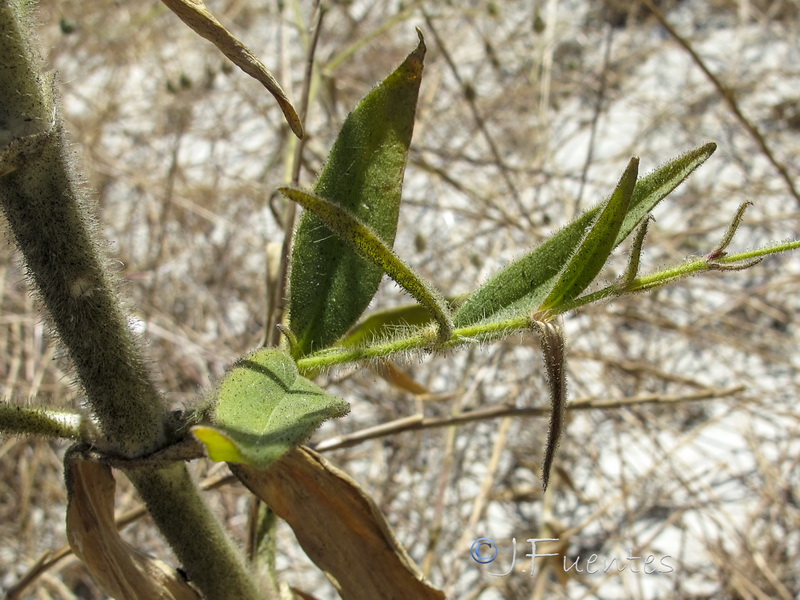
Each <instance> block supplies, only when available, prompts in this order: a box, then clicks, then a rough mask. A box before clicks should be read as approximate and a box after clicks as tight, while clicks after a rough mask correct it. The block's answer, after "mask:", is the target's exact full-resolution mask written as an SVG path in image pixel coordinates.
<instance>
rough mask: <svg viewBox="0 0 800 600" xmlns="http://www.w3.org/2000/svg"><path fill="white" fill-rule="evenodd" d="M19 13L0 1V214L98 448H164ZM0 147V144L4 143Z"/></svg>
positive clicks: (156, 405) (150, 387)
mask: <svg viewBox="0 0 800 600" xmlns="http://www.w3.org/2000/svg"><path fill="white" fill-rule="evenodd" d="M29 18H30V17H29V16H27V15H25V14H23V13H22V10H21V9H20V7H19V5H18V4H17V3H14V2H9V1H8V0H4V1H2V2H0V57H3V58H2V61H3V66H2V68H1V69H0V90H2V92H0V159H3V160H4V162H5V165H4V166H3V171H2V172H5V173H6V174H5V175H4V176H3V177H1V178H0V206H1V207H2V210H3V212H4V213H5V215H6V218H7V219H8V222H9V225H10V228H11V231H12V233H13V235H14V238H15V239H16V242H17V245H18V247H19V249H20V251H21V252H22V254H23V256H24V259H25V264H26V266H27V268H28V274H29V277H30V278H31V280H32V281H33V283H34V285H35V287H36V288H37V289H38V292H39V295H40V297H41V299H42V301H43V303H44V306H45V307H46V309H47V312H48V313H49V316H50V322H51V323H52V325H53V328H54V329H55V331H56V332H57V333H58V337H59V338H60V340H61V342H62V343H63V345H64V346H65V347H66V349H67V351H68V353H69V356H70V358H71V359H72V362H73V364H74V365H75V369H76V371H77V375H78V379H79V381H80V383H81V385H82V387H83V389H84V391H85V392H86V398H87V401H88V404H89V405H90V407H91V409H92V412H93V414H94V416H95V417H96V419H97V421H98V424H99V429H100V431H101V432H102V434H103V436H104V438H105V440H98V442H99V443H100V444H101V445H103V449H104V450H106V451H108V452H111V453H115V454H118V455H121V456H124V457H127V458H132V457H136V456H141V455H144V454H149V453H151V452H154V451H155V450H157V449H158V448H160V447H161V446H163V445H164V443H165V441H166V436H165V432H164V422H165V418H166V409H165V406H164V403H163V402H162V399H161V397H160V394H159V393H158V391H157V390H156V388H155V385H154V384H153V383H152V381H151V380H150V376H149V373H148V369H147V365H146V364H145V361H144V359H143V358H142V355H141V352H140V351H139V347H138V344H137V343H136V340H135V339H134V335H133V332H132V331H131V329H130V328H129V326H128V322H127V318H126V315H125V314H124V312H123V311H122V309H121V306H120V303H119V299H118V297H117V294H116V292H115V290H114V287H115V286H114V281H113V279H112V277H111V275H110V271H109V270H108V268H107V265H106V264H105V261H104V260H103V259H101V258H100V256H101V252H100V248H101V244H100V243H99V242H98V239H99V238H98V236H97V226H96V223H95V219H94V217H93V213H92V210H91V208H90V203H89V202H88V200H87V196H88V193H87V191H86V190H85V189H84V188H83V187H82V186H81V184H80V183H79V178H78V176H77V175H76V174H75V170H74V169H73V167H72V165H71V164H70V158H71V157H70V154H69V149H68V144H67V142H66V139H65V137H64V133H63V130H62V128H61V125H60V122H59V119H58V118H57V114H56V109H55V108H54V107H55V105H56V102H55V99H54V97H53V96H54V92H53V79H52V77H50V76H44V75H41V74H39V69H38V67H39V64H38V63H39V61H38V59H37V56H36V54H35V52H34V51H33V50H32V48H31V46H30V44H29V42H28V37H29V27H28V19H29ZM4 141H5V143H4Z"/></svg>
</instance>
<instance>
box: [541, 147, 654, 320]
mask: <svg viewBox="0 0 800 600" xmlns="http://www.w3.org/2000/svg"><path fill="white" fill-rule="evenodd" d="M638 172H639V159H638V158H632V159H631V161H630V162H629V163H628V167H627V168H626V169H625V172H624V173H623V174H622V177H621V178H620V180H619V183H618V184H617V187H616V189H615V190H614V193H613V194H611V198H609V199H608V202H606V205H605V207H604V208H603V210H602V212H601V213H600V215H599V216H598V217H597V220H596V221H595V222H594V225H592V228H591V229H590V230H589V233H587V234H586V237H584V238H583V241H581V244H580V246H579V247H578V250H577V251H576V252H575V254H573V255H572V258H570V260H569V262H568V263H567V264H566V266H565V267H564V269H563V270H562V271H561V274H560V275H559V277H558V279H557V280H556V283H555V285H554V286H553V289H551V290H550V293H549V294H548V295H547V297H546V298H545V299H544V301H543V302H542V305H541V306H540V307H539V308H540V310H542V311H546V310H549V309H551V308H555V307H556V306H558V305H559V304H561V303H563V302H569V301H570V300H573V299H574V298H577V297H578V294H580V293H581V292H582V291H583V290H585V289H586V288H587V287H588V286H589V284H590V283H592V281H594V278H595V277H597V274H598V273H599V272H600V269H602V268H603V265H604V264H606V261H607V260H608V256H609V254H611V251H612V250H613V249H614V246H615V245H616V240H617V234H618V233H619V229H620V227H622V222H623V221H624V220H625V215H626V213H627V212H628V207H629V206H630V202H631V196H632V195H633V187H634V186H635V185H636V174H637V173H638Z"/></svg>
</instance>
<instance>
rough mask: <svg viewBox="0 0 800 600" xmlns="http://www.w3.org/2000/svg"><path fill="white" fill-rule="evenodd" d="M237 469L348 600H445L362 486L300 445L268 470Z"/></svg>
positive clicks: (236, 471)
mask: <svg viewBox="0 0 800 600" xmlns="http://www.w3.org/2000/svg"><path fill="white" fill-rule="evenodd" d="M230 468H231V471H233V474H234V475H236V477H238V478H239V480H240V481H241V482H242V483H244V484H245V485H246V486H247V487H248V488H249V489H250V491H251V492H253V493H254V494H255V495H257V496H258V497H259V498H261V499H262V500H263V501H264V502H266V503H267V504H268V505H269V507H270V508H271V509H272V510H273V511H275V513H276V514H277V515H278V516H280V517H281V518H282V519H284V520H285V521H286V522H287V523H289V525H290V526H291V527H292V529H293V530H294V533H295V536H296V537H297V540H298V541H299V542H300V545H301V546H303V549H304V550H305V552H306V554H308V556H309V558H311V560H313V561H314V563H316V565H317V566H318V567H320V568H321V569H322V570H323V571H325V572H326V573H327V574H328V575H329V576H330V577H331V579H332V580H333V582H334V585H336V587H337V589H338V591H339V594H340V595H341V596H342V598H347V599H348V600H375V598H382V599H386V600H392V599H396V600H405V599H407V598H415V599H417V600H442V599H443V598H444V597H445V596H444V593H443V592H442V591H441V590H437V589H436V588H434V587H432V586H431V585H430V584H429V583H428V582H427V581H425V580H424V579H423V577H422V574H421V573H420V571H419V569H418V568H417V566H416V565H415V564H414V562H413V561H412V560H411V558H410V557H409V556H408V554H407V553H406V551H405V549H404V548H403V547H402V546H401V545H400V543H399V542H398V541H397V538H396V537H395V535H394V533H393V532H392V530H391V528H390V527H389V524H388V523H387V522H386V519H385V518H384V516H383V514H381V512H380V510H379V509H378V507H377V506H376V505H375V503H374V502H373V501H372V499H371V498H370V497H369V496H368V495H367V493H366V492H365V491H364V490H362V489H361V488H360V487H359V486H358V484H356V482H355V481H353V480H352V479H350V477H348V476H347V475H346V474H345V473H343V472H342V471H340V470H338V469H336V468H335V467H334V466H333V465H331V464H330V463H328V461H326V460H325V459H324V458H322V457H321V456H320V455H319V454H317V453H315V452H313V451H312V450H310V449H308V448H306V447H305V446H300V447H299V448H296V449H295V450H292V451H291V452H289V453H288V454H287V455H286V456H284V458H283V459H281V460H280V461H279V462H277V463H275V464H274V465H272V466H271V467H270V468H269V469H256V468H253V467H249V466H247V465H239V464H230Z"/></svg>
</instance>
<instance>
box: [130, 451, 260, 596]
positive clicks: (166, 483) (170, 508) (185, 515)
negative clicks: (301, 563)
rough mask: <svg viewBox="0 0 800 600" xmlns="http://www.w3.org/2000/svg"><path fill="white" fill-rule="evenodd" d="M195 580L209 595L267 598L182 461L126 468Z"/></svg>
mask: <svg viewBox="0 0 800 600" xmlns="http://www.w3.org/2000/svg"><path fill="white" fill-rule="evenodd" d="M126 475H127V476H128V478H129V479H130V480H131V481H132V482H133V484H134V485H135V486H136V489H137V490H138V491H139V494H140V495H141V497H142V500H144V502H145V504H146V505H147V509H148V511H149V512H150V514H151V515H152V516H153V519H154V520H155V522H156V525H158V528H159V529H160V530H161V533H163V534H164V537H165V538H166V539H167V541H168V542H169V544H170V546H171V547H172V549H173V550H174V551H175V554H176V555H177V557H178V559H179V560H180V561H181V563H182V565H183V568H184V570H185V571H186V573H187V575H188V576H189V579H190V581H192V582H193V583H195V584H196V585H197V586H198V587H199V588H200V589H201V590H202V592H203V597H204V598H206V599H207V600H264V599H265V598H268V597H269V596H264V595H263V594H260V593H259V591H258V590H257V589H256V587H255V584H254V583H253V581H252V578H251V577H250V574H249V572H248V570H247V567H246V565H245V563H244V561H243V560H242V558H241V555H240V553H239V551H238V550H237V549H236V547H235V546H234V545H233V543H232V542H231V540H230V538H229V537H228V535H227V534H226V533H225V530H224V529H223V527H222V525H221V524H220V523H219V521H218V520H217V518H216V517H215V516H214V515H213V514H212V513H211V511H210V510H209V508H208V506H207V505H206V503H205V502H204V501H203V498H202V496H201V495H200V492H199V490H198V489H197V486H196V485H195V483H194V482H193V481H192V479H191V477H190V476H189V473H188V472H187V471H186V466H185V465H184V464H183V463H171V464H169V465H167V466H164V467H160V468H153V467H139V468H132V469H127V470H126Z"/></svg>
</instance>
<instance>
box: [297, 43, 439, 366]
mask: <svg viewBox="0 0 800 600" xmlns="http://www.w3.org/2000/svg"><path fill="white" fill-rule="evenodd" d="M424 56H425V43H424V42H423V41H422V36H421V35H420V42H419V45H418V46H417V49H416V50H414V52H412V53H411V54H410V55H409V56H408V57H407V58H406V60H405V61H404V62H403V63H402V64H401V65H400V66H399V67H398V68H397V69H396V70H395V71H394V72H393V73H392V74H391V75H389V76H388V77H387V78H386V79H384V80H383V81H382V82H381V83H380V84H379V85H378V86H377V87H376V88H375V89H373V90H372V91H371V92H370V93H369V94H368V95H367V96H366V97H365V98H364V99H363V100H362V101H361V102H360V103H359V105H358V106H357V107H356V109H355V110H354V111H353V112H352V113H351V114H350V115H349V116H348V117H347V119H346V120H345V123H344V125H343V126H342V130H341V131H340V132H339V136H338V137H337V139H336V142H335V143H334V145H333V149H332V150H331V153H330V156H329V157H328V161H327V163H326V165H325V167H324V169H323V171H322V173H321V174H320V177H319V180H318V181H317V183H316V185H315V186H314V193H315V194H316V195H318V196H320V197H322V198H325V199H326V200H328V201H330V202H332V203H334V204H337V205H339V206H341V207H343V208H345V209H346V210H348V211H349V212H350V213H352V215H353V216H355V217H357V218H358V219H359V220H360V221H361V222H362V223H364V224H366V225H367V226H368V227H369V228H370V229H371V230H372V231H374V232H375V234H376V235H377V236H378V237H379V238H380V239H381V240H382V241H383V242H384V243H385V244H386V245H387V246H389V247H391V246H392V245H393V243H394V238H395V233H396V231H397V218H398V215H399V211H400V195H401V192H402V186H403V175H404V173H405V167H406V162H407V159H408V148H409V145H410V144H411V135H412V132H413V129H414V117H415V114H416V107H417V96H418V94H419V85H420V80H421V77H422V62H423V58H424ZM382 275H383V270H382V269H381V268H380V267H378V266H376V265H375V264H372V263H370V262H368V261H366V260H364V259H363V258H362V257H360V256H359V255H358V254H357V253H356V252H355V251H354V250H353V249H352V248H350V247H349V246H348V245H347V243H345V242H344V241H342V240H341V239H339V238H338V237H337V236H335V235H334V234H333V232H331V230H330V229H329V228H328V227H327V226H326V225H325V224H324V223H323V222H322V221H321V220H320V219H319V218H318V217H317V216H315V215H313V214H311V213H309V212H306V213H305V214H304V215H303V217H302V219H301V221H300V224H299V226H298V228H297V232H296V233H295V241H294V248H293V251H292V266H291V275H290V291H289V319H290V328H291V331H292V333H293V334H294V336H295V337H296V338H297V342H298V343H297V346H296V347H295V348H294V349H293V352H294V353H295V356H298V357H299V356H303V355H304V354H308V353H309V352H312V351H314V350H320V349H322V348H325V347H327V346H330V345H331V344H332V343H333V342H335V341H336V340H337V339H338V338H339V337H341V336H342V335H344V334H345V333H346V332H347V330H348V329H350V327H352V326H353V324H354V323H355V322H356V321H357V320H358V318H359V317H360V316H361V314H362V313H363V312H364V309H366V307H367V305H368V304H369V302H370V300H372V297H373V296H374V295H375V292H376V291H377V289H378V285H379V284H380V280H381V277H382Z"/></svg>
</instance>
